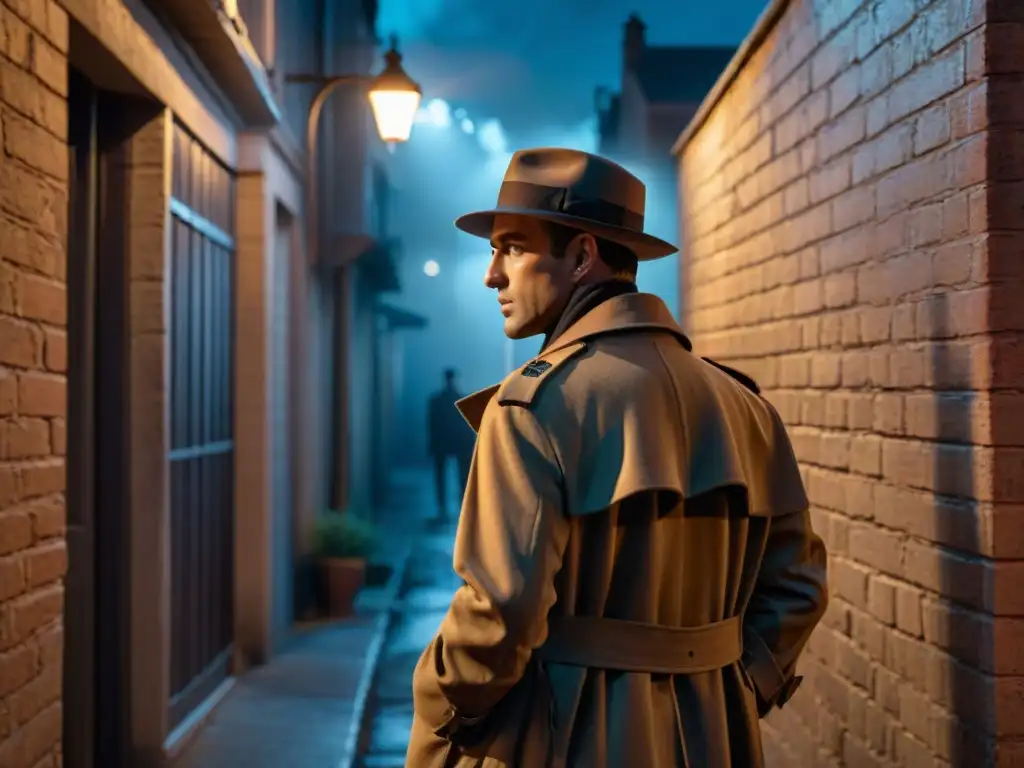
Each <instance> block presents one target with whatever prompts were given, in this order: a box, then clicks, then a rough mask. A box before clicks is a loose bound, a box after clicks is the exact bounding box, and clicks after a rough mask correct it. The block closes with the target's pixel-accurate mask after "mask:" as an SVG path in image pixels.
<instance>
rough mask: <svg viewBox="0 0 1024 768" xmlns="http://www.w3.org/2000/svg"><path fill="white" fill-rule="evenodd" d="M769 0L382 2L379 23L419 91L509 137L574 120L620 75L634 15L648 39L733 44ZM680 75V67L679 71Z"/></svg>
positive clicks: (579, 119)
mask: <svg viewBox="0 0 1024 768" xmlns="http://www.w3.org/2000/svg"><path fill="white" fill-rule="evenodd" d="M765 5H766V0H683V2H678V1H676V2H668V1H667V0H632V1H631V2H619V1H617V0H606V1H605V2H602V0H382V1H381V6H380V17H379V23H378V29H379V31H380V33H381V35H382V36H385V37H386V36H387V35H389V34H391V33H396V34H398V35H399V37H400V39H401V46H402V49H403V52H404V53H405V54H406V62H407V64H408V69H409V71H410V72H414V73H415V76H416V78H417V79H418V80H419V81H420V82H421V84H422V85H423V88H424V91H425V94H424V95H425V97H426V98H428V99H429V98H430V97H439V98H443V99H445V100H447V101H449V102H452V103H455V104H461V105H463V106H466V107H467V108H469V109H471V110H472V111H473V112H474V113H476V114H477V116H478V117H481V118H482V117H496V118H498V119H499V120H500V121H501V123H502V124H503V126H504V128H505V130H506V132H507V133H508V134H509V135H510V137H512V138H513V141H514V140H515V137H516V136H517V135H518V134H520V133H521V132H523V131H526V132H530V133H532V132H533V129H535V128H536V124H537V123H538V122H543V123H544V128H545V129H558V128H566V127H570V126H573V125H578V124H580V123H581V122H583V121H585V120H587V119H588V118H590V117H591V116H592V115H593V113H594V107H593V93H594V88H595V86H597V85H608V86H613V87H615V86H617V85H618V83H619V79H620V75H619V72H620V66H621V56H620V52H621V44H622V25H623V23H624V22H625V20H626V18H627V17H628V16H629V14H630V13H631V12H634V11H635V12H637V13H639V14H640V16H641V18H642V19H643V20H644V21H645V22H646V23H647V28H648V29H647V39H648V42H649V43H651V44H653V45H686V44H692V45H737V44H738V43H740V42H741V41H742V40H743V38H744V37H746V35H747V33H748V32H749V31H750V29H751V28H752V26H753V24H754V22H755V20H756V19H757V16H758V14H760V12H761V11H762V10H763V9H764V7H765ZM680 76H685V73H680Z"/></svg>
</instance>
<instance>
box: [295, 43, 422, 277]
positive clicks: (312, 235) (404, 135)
mask: <svg viewBox="0 0 1024 768" xmlns="http://www.w3.org/2000/svg"><path fill="white" fill-rule="evenodd" d="M390 42H391V48H390V49H389V50H388V52H387V53H385V54H384V69H383V70H381V72H380V73H379V74H378V75H376V76H369V75H287V76H286V77H285V82H288V83H318V84H319V85H320V89H319V90H318V91H317V92H316V94H315V95H314V96H313V100H312V101H311V102H310V104H309V113H308V115H307V117H306V224H307V228H308V234H307V244H306V247H307V249H308V251H309V254H308V255H309V260H310V261H311V262H312V263H314V264H315V263H317V259H318V256H319V254H318V253H317V236H318V230H317V211H316V188H317V183H316V179H317V175H316V147H317V135H318V133H319V128H320V114H321V112H322V111H323V108H324V102H325V101H327V97H328V96H330V95H331V94H332V93H333V92H334V91H335V89H337V88H338V87H339V86H341V85H350V84H353V83H359V84H361V85H363V86H365V87H366V89H367V91H368V96H369V99H370V109H371V110H373V119H374V122H376V124H377V132H378V133H379V134H380V137H381V139H383V140H384V141H386V142H387V143H389V144H394V143H396V142H400V141H408V139H409V134H410V133H412V124H413V121H414V120H415V118H416V110H417V109H419V106H420V99H421V98H422V96H423V92H422V91H421V90H420V87H419V85H417V84H416V82H415V81H414V80H413V79H412V78H410V77H409V75H407V74H406V73H405V69H403V68H402V55H401V54H400V53H399V52H398V38H397V36H395V35H392V36H391V41H390Z"/></svg>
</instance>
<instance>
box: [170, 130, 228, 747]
mask: <svg viewBox="0 0 1024 768" xmlns="http://www.w3.org/2000/svg"><path fill="white" fill-rule="evenodd" d="M172 192H173V198H172V200H171V214H172V226H173V232H172V255H171V268H170V269H171V302H172V305H171V328H170V336H171V360H170V371H171V403H170V411H171V453H170V457H169V458H170V466H171V611H172V613H171V670H170V674H171V701H170V716H171V725H172V727H174V726H175V725H177V724H178V723H180V722H181V720H182V719H183V718H184V717H185V716H186V715H187V714H188V713H189V712H191V711H192V710H193V709H194V708H195V707H196V706H197V705H198V704H199V703H200V702H202V700H203V699H204V698H206V696H208V695H209V694H210V693H211V692H212V691H213V690H214V689H215V688H216V686H217V685H218V684H219V683H220V682H222V681H223V679H224V678H225V677H226V676H227V674H228V672H229V666H228V665H229V661H230V656H231V642H232V637H233V615H234V611H233V597H234V441H233V438H234V423H233V421H234V420H233V400H234V398H233V389H234V382H233V379H234V370H233V368H234V366H233V356H234V349H233V348H234V253H235V244H234V238H233V236H232V234H231V233H232V231H233V229H234V227H233V226H232V222H233V219H234V197H235V195H234V177H233V175H232V173H231V171H230V170H229V169H227V168H226V167H225V166H224V165H222V164H221V163H220V162H219V161H218V160H217V159H216V158H215V157H214V156H213V155H211V154H210V152H209V151H208V150H206V149H205V148H204V147H203V146H202V145H201V144H199V142H198V141H196V139H195V138H194V137H192V136H191V135H190V134H189V133H188V132H187V131H186V130H185V129H184V128H183V127H182V126H180V125H175V129H174V168H173V186H172Z"/></svg>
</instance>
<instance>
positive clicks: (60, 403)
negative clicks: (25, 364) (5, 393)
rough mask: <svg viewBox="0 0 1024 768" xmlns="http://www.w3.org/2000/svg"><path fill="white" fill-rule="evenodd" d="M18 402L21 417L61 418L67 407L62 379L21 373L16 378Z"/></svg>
mask: <svg viewBox="0 0 1024 768" xmlns="http://www.w3.org/2000/svg"><path fill="white" fill-rule="evenodd" d="M18 401H19V407H18V412H19V414H20V415H22V416H63V415H64V412H65V410H66V405H67V392H66V389H65V382H64V378H63V377H57V376H51V375H46V374H38V373H23V374H21V375H20V376H19V377H18Z"/></svg>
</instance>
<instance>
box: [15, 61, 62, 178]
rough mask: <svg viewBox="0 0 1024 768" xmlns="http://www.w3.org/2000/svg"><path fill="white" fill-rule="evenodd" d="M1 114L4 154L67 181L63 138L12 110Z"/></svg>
mask: <svg viewBox="0 0 1024 768" xmlns="http://www.w3.org/2000/svg"><path fill="white" fill-rule="evenodd" d="M64 68H65V69H66V68H67V65H66V64H65V65H64ZM2 117H3V146H4V150H5V151H6V152H7V154H8V155H10V156H11V157H13V158H17V159H18V160H20V161H21V162H23V163H25V164H26V165H28V166H30V167H31V168H34V169H35V170H38V171H41V172H42V173H45V174H46V175H47V176H50V177H52V178H54V179H57V180H60V181H65V180H67V177H68V150H67V147H66V145H65V144H64V142H63V141H61V140H60V139H59V138H57V137H56V136H54V135H53V134H51V133H50V132H48V131H46V130H44V129H43V128H42V127H40V126H39V125H37V124H36V123H34V122H32V121H31V120H29V119H28V118H26V117H22V116H21V115H18V114H17V113H15V112H13V111H7V112H4V113H3V114H2Z"/></svg>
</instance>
